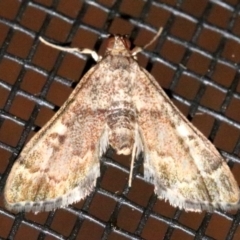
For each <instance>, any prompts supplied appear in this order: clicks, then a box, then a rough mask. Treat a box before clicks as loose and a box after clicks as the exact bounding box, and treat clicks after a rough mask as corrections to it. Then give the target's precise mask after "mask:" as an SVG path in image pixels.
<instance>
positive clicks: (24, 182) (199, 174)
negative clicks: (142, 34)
mask: <svg viewBox="0 0 240 240" xmlns="http://www.w3.org/2000/svg"><path fill="white" fill-rule="evenodd" d="M160 32H161V31H159V33H158V34H157V35H156V36H155V38H153V40H152V41H150V43H149V44H147V45H146V46H145V47H143V48H146V47H147V46H149V45H150V44H151V43H152V42H153V41H155V40H156V38H157V37H158V35H159V34H160ZM41 41H43V42H44V43H45V44H47V45H49V46H51V47H54V48H57V49H59V50H64V51H68V52H72V53H74V52H80V53H86V54H91V55H92V57H93V58H94V59H95V60H96V61H97V64H96V65H95V66H94V67H92V68H91V69H90V70H89V71H88V72H87V73H86V75H85V76H84V77H83V78H82V79H81V81H80V83H79V84H78V86H77V87H76V88H75V90H74V91H73V92H72V94H71V95H70V97H69V98H68V100H67V101H66V102H65V104H64V105H63V106H62V107H61V108H60V110H59V111H58V112H57V113H56V114H55V116H54V117H53V118H52V119H51V120H50V121H49V122H48V123H47V124H46V125H45V126H44V127H43V128H42V129H41V130H40V131H39V132H38V133H37V134H36V135H35V136H34V137H33V138H32V139H31V141H30V142H29V143H28V144H27V145H26V146H25V148H24V149H23V151H22V152H21V154H20V156H19V158H18V159H17V161H16V162H15V164H14V166H13V168H12V170H11V172H10V175H9V177H8V179H7V182H6V186H5V190H4V198H5V205H6V208H7V209H9V210H11V211H15V212H20V211H26V212H28V211H33V212H39V211H51V210H55V209H56V208H60V207H65V206H68V205H69V204H72V203H74V202H77V201H79V200H80V199H83V198H85V197H86V196H87V195H88V194H89V193H90V192H91V191H92V190H93V188H94V186H95V184H96V179H97V178H98V177H99V175H100V163H99V161H100V160H99V159H100V158H101V156H102V155H103V154H104V153H105V152H106V150H107V148H108V146H109V145H111V146H112V148H113V149H115V150H116V153H117V154H124V155H130V154H131V158H132V161H131V167H130V177H129V186H130V185H131V181H132V169H133V165H134V160H135V159H136V158H137V157H138V156H139V154H140V153H142V155H143V157H144V178H145V179H146V180H147V181H150V182H151V183H153V184H154V186H155V193H156V194H157V195H158V197H159V198H161V199H165V200H168V201H169V203H170V204H171V205H173V206H176V207H179V208H180V209H185V210H186V211H202V210H208V211H212V210H214V209H217V208H219V209H223V210H230V209H233V208H238V207H239V187H238V184H237V182H236V181H235V179H234V177H233V175H232V173H231V171H230V169H229V167H228V165H227V164H226V162H225V160H224V159H223V158H222V157H221V155H220V154H219V152H218V151H217V150H216V149H215V147H214V146H213V145H212V144H211V142H210V141H209V140H208V139H207V138H206V137H205V136H203V134H202V133H201V132H199V131H198V130H197V129H196V128H195V127H194V126H193V125H192V124H191V123H189V122H188V120H187V119H186V118H185V117H184V116H183V114H182V113H181V112H180V111H179V110H178V109H177V108H176V107H175V106H174V105H173V103H172V102H171V101H170V99H169V98H168V97H167V95H166V94H165V93H164V91H163V90H162V88H161V87H160V86H159V85H158V83H157V82H156V80H155V79H154V77H153V76H152V75H151V74H150V73H148V72H147V71H146V70H145V69H144V68H142V67H140V66H139V64H138V63H137V59H136V55H137V53H138V52H140V51H141V50H142V49H143V48H139V47H135V48H134V49H132V50H131V48H130V41H129V40H128V39H127V38H126V37H123V36H119V35H116V36H111V37H109V39H108V44H107V48H106V53H105V55H104V57H103V58H101V57H100V56H98V55H97V53H96V52H94V51H92V50H89V49H83V50H79V49H71V48H64V47H59V46H56V45H53V44H51V43H48V42H46V41H45V40H43V39H41Z"/></svg>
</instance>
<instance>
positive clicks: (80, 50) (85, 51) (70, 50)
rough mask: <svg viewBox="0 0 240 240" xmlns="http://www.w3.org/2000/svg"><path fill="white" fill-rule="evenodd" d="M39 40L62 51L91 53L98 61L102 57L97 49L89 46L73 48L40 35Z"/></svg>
mask: <svg viewBox="0 0 240 240" xmlns="http://www.w3.org/2000/svg"><path fill="white" fill-rule="evenodd" d="M39 40H40V41H41V42H42V43H44V44H45V45H47V46H49V47H51V48H55V49H58V50H60V51H64V52H68V53H72V54H74V53H81V54H90V55H91V56H92V58H93V59H94V60H95V61H96V62H98V61H100V60H101V59H102V57H101V56H99V55H98V54H97V53H96V52H95V51H93V50H91V49H88V48H83V49H79V48H72V47H61V46H59V45H56V44H53V43H50V42H48V41H46V40H45V39H43V38H42V37H39Z"/></svg>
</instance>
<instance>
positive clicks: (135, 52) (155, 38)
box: [131, 27, 163, 56]
mask: <svg viewBox="0 0 240 240" xmlns="http://www.w3.org/2000/svg"><path fill="white" fill-rule="evenodd" d="M162 30H163V28H162V27H160V28H159V30H158V32H157V34H156V35H155V36H154V37H153V38H152V40H151V41H150V42H148V43H147V44H146V45H145V46H143V47H135V48H133V49H132V51H131V52H132V56H136V55H137V54H138V53H139V52H142V51H143V50H144V49H146V48H147V47H149V46H150V45H152V44H153V43H154V42H155V41H156V40H157V38H158V37H159V36H160V35H161V33H162Z"/></svg>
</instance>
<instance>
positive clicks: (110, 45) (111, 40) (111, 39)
mask: <svg viewBox="0 0 240 240" xmlns="http://www.w3.org/2000/svg"><path fill="white" fill-rule="evenodd" d="M114 45H115V37H109V38H108V39H107V48H110V49H113V48H114Z"/></svg>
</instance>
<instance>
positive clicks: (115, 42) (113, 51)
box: [105, 35, 132, 57]
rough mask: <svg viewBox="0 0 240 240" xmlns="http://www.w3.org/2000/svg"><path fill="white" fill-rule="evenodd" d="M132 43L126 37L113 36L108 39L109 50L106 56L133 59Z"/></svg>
mask: <svg viewBox="0 0 240 240" xmlns="http://www.w3.org/2000/svg"><path fill="white" fill-rule="evenodd" d="M130 46H131V43H130V41H129V40H128V39H127V38H126V37H124V36H119V35H116V36H111V37H109V38H108V42H107V50H106V53H105V55H112V56H114V55H122V56H126V57H131V56H132V54H131V51H130Z"/></svg>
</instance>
